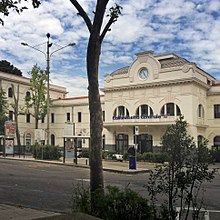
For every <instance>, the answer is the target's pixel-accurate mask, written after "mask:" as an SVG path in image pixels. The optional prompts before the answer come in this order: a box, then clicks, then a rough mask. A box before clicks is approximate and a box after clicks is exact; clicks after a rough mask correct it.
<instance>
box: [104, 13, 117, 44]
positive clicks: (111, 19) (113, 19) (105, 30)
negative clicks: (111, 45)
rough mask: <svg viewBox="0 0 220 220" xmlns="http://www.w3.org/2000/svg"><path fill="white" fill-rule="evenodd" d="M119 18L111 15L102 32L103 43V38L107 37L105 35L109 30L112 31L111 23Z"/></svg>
mask: <svg viewBox="0 0 220 220" xmlns="http://www.w3.org/2000/svg"><path fill="white" fill-rule="evenodd" d="M116 20H117V19H115V18H113V17H111V18H110V19H109V21H108V23H107V24H106V26H105V28H104V30H103V31H102V34H101V36H100V42H101V43H102V41H103V39H104V38H105V35H106V33H107V31H110V27H111V25H112V24H113V23H114V22H115V21H116Z"/></svg>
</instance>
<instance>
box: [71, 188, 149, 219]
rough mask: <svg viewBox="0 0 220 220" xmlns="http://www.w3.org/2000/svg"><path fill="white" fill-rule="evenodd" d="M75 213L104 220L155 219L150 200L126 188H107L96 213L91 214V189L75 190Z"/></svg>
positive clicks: (99, 201)
mask: <svg viewBox="0 0 220 220" xmlns="http://www.w3.org/2000/svg"><path fill="white" fill-rule="evenodd" d="M72 201H73V211H79V212H84V213H86V214H90V215H93V216H96V217H99V218H102V219H104V220H118V219H125V218H126V219H127V220H136V219H149V220H151V219H153V218H152V216H153V215H152V209H151V207H150V206H149V205H148V200H147V199H145V198H143V197H141V196H140V195H139V194H138V193H136V192H135V191H133V190H131V189H129V188H125V189H124V190H121V189H119V188H118V187H115V186H107V187H106V193H105V195H104V196H103V198H100V197H99V198H98V199H97V200H96V201H97V202H98V204H97V207H98V211H97V212H96V213H92V212H91V208H90V204H91V200H90V193H89V188H88V187H87V188H86V187H85V186H84V185H82V186H81V187H79V186H78V187H77V188H76V189H75V190H74V194H73V200H72Z"/></svg>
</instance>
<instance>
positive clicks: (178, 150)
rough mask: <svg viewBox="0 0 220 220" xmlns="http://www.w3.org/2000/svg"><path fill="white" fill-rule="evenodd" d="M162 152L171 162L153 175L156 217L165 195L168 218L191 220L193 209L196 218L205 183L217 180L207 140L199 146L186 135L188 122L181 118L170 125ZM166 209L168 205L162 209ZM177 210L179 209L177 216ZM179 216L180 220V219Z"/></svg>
mask: <svg viewBox="0 0 220 220" xmlns="http://www.w3.org/2000/svg"><path fill="white" fill-rule="evenodd" d="M162 145H163V150H164V151H165V152H167V153H168V155H169V157H168V161H167V162H168V163H167V164H164V165H162V166H158V167H157V168H156V169H155V171H152V172H151V174H150V180H149V183H148V186H147V187H148V191H149V194H150V197H151V202H152V204H153V206H154V210H155V211H154V214H155V218H156V215H157V213H158V212H157V211H156V206H155V204H156V201H157V199H158V196H159V195H160V196H161V195H165V204H167V206H168V207H167V208H166V209H163V211H164V210H166V212H163V215H164V213H166V217H165V216H163V217H165V218H166V219H173V220H174V219H188V216H189V210H190V207H193V212H192V213H193V218H194V219H197V218H196V216H197V217H198V214H199V210H200V209H201V207H202V205H203V202H204V201H203V198H202V195H201V194H202V184H203V183H204V182H206V181H211V180H212V179H213V178H214V174H215V170H209V168H208V165H209V164H210V163H211V162H212V160H211V156H210V153H209V150H208V148H207V141H206V140H205V139H204V140H203V141H202V142H201V143H200V144H199V146H196V145H195V143H194V141H193V138H192V137H191V136H190V135H188V134H187V122H186V121H184V120H183V117H182V116H181V117H180V118H179V119H177V121H176V123H175V124H174V125H170V126H169V127H168V128H167V130H166V132H165V134H164V136H163V137H162ZM163 207H165V206H163ZM176 207H180V208H179V211H178V213H177V211H176ZM177 215H178V218H177Z"/></svg>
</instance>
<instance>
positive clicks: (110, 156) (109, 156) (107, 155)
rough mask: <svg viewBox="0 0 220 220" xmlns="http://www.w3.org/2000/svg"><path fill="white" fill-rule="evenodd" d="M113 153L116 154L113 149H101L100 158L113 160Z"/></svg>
mask: <svg viewBox="0 0 220 220" xmlns="http://www.w3.org/2000/svg"><path fill="white" fill-rule="evenodd" d="M114 154H116V152H115V151H105V150H104V151H102V158H103V159H107V160H113V159H115V158H114V156H113V155H114Z"/></svg>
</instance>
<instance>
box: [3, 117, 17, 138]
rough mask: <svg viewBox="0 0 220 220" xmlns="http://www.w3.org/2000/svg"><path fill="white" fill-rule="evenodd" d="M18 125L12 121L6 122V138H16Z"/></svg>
mask: <svg viewBox="0 0 220 220" xmlns="http://www.w3.org/2000/svg"><path fill="white" fill-rule="evenodd" d="M15 132H16V124H15V123H14V122H12V121H6V122H5V136H15Z"/></svg>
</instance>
